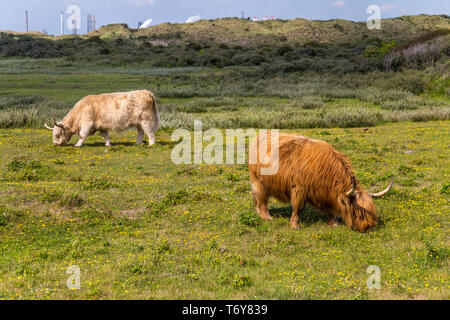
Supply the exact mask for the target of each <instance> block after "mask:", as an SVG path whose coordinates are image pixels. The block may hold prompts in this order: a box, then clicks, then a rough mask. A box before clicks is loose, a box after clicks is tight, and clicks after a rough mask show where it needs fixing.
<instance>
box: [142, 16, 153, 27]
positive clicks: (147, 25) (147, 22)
mask: <svg viewBox="0 0 450 320" xmlns="http://www.w3.org/2000/svg"><path fill="white" fill-rule="evenodd" d="M150 23H152V18H150V19H148V20H145V21H144V23H143V24H142V25H141V26H140V27H139V29H145V28H148V27H150Z"/></svg>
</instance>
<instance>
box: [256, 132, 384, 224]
mask: <svg viewBox="0 0 450 320" xmlns="http://www.w3.org/2000/svg"><path fill="white" fill-rule="evenodd" d="M268 141H270V134H268V135H260V136H259V137H258V138H257V139H255V142H254V143H252V145H251V147H250V158H251V157H253V158H254V159H257V163H256V164H249V171H250V180H251V184H252V191H253V195H254V198H255V202H256V203H257V209H258V212H259V213H260V215H261V217H263V218H265V219H270V215H269V213H268V211H267V200H268V198H269V197H275V198H278V199H280V200H282V201H291V204H292V206H293V217H292V218H291V224H292V225H293V226H295V225H296V223H297V222H298V218H296V217H295V215H296V214H297V215H298V213H299V212H296V211H301V210H302V209H303V208H304V205H305V203H306V202H308V203H310V204H312V205H314V206H315V207H317V208H319V209H320V210H321V211H323V212H324V213H326V214H327V216H328V218H329V219H330V221H335V218H336V217H341V218H342V220H343V221H344V222H345V223H346V224H347V226H348V227H350V228H351V229H354V230H358V231H366V230H368V229H370V228H373V227H375V226H376V225H377V222H378V214H377V210H376V208H375V205H374V203H373V200H372V196H371V195H370V194H369V193H368V192H366V191H365V190H363V189H362V187H361V185H360V183H359V181H358V179H357V178H356V177H355V175H354V174H353V171H352V169H351V163H350V159H349V158H348V157H346V156H345V155H343V154H341V153H340V152H338V151H336V150H335V149H333V147H332V146H331V145H329V144H328V143H326V142H324V141H320V140H313V139H309V138H307V137H303V136H300V135H290V134H281V133H280V135H279V160H278V162H279V163H278V172H277V173H276V174H274V175H261V174H260V172H261V168H262V167H265V166H264V165H263V163H264V164H267V159H265V158H264V156H263V155H260V154H259V150H258V149H259V148H258V147H257V146H258V145H259V144H264V143H266V144H267V146H268V148H267V149H268V154H270V142H268ZM255 153H256V156H255ZM391 185H392V183H391ZM389 187H390V186H389ZM387 190H388V189H387ZM387 190H385V192H384V193H386V192H387ZM296 219H297V221H296ZM297 226H298V225H297Z"/></svg>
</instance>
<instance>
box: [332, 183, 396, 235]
mask: <svg viewBox="0 0 450 320" xmlns="http://www.w3.org/2000/svg"><path fill="white" fill-rule="evenodd" d="M393 183H394V180H392V181H391V182H390V183H389V186H388V187H387V188H386V189H385V190H383V191H381V192H378V193H369V192H367V191H365V190H363V189H361V188H360V186H359V184H356V182H355V181H354V182H353V186H352V187H351V189H350V190H348V191H347V192H346V193H345V194H343V195H341V196H339V200H338V201H339V206H340V211H341V217H342V218H343V220H344V221H345V223H346V224H347V225H348V226H349V227H350V228H352V229H354V230H357V231H360V232H364V231H367V230H369V229H372V228H373V227H375V226H376V225H377V224H378V214H377V209H376V208H375V205H374V203H373V198H378V197H382V196H383V195H385V194H386V193H387V192H388V191H389V189H390V188H391V187H392V184H393Z"/></svg>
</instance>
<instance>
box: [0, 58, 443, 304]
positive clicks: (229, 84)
mask: <svg viewBox="0 0 450 320" xmlns="http://www.w3.org/2000/svg"><path fill="white" fill-rule="evenodd" d="M442 65H443V66H445V65H448V61H444V62H443V63H442ZM91 67H92V68H91ZM433 68H434V69H433ZM433 68H429V69H426V70H420V71H418V70H405V71H403V72H397V73H394V72H371V73H366V74H346V75H333V74H312V73H302V74H286V75H284V76H278V75H272V76H267V74H260V72H261V70H263V69H261V68H253V67H247V68H244V67H239V68H237V67H232V68H203V67H202V68H199V67H189V68H173V69H167V68H151V67H148V66H147V67H145V66H142V67H133V66H124V67H119V68H110V67H105V66H101V65H95V66H86V67H82V66H81V65H71V64H70V63H67V61H65V60H63V59H41V60H33V59H0V299H73V298H80V299H119V298H121V299H402V298H405V299H449V298H450V277H449V242H448V230H449V228H448V227H449V216H448V211H449V198H450V197H449V194H450V178H449V173H450V172H449V168H450V161H449V159H450V154H449V136H450V135H449V128H450V121H449V120H450V100H449V94H450V91H449V88H450V78H449V77H448V76H447V73H445V72H444V71H442V72H440V73H439V72H438V71H436V70H438V69H439V65H436V66H433ZM443 70H447V69H445V68H444V67H443ZM134 89H148V90H151V91H153V92H154V93H155V95H156V97H157V101H158V105H159V108H160V112H161V129H160V130H159V131H158V133H157V137H156V138H157V143H156V145H154V146H153V147H147V146H134V145H133V143H134V141H135V138H136V134H135V133H134V132H125V133H121V134H118V133H113V134H112V135H111V138H112V144H113V146H112V147H105V146H104V141H103V138H101V137H100V136H98V135H95V136H93V137H89V138H88V139H87V140H86V144H85V146H84V147H83V148H81V149H78V148H74V147H73V145H74V144H75V143H76V140H77V139H76V138H73V140H72V141H71V142H70V143H69V145H68V146H67V147H60V148H57V147H55V146H54V145H53V144H52V140H51V133H50V131H47V130H45V129H43V123H44V122H47V123H49V124H50V123H52V119H53V117H56V118H57V119H62V117H63V116H64V115H65V114H66V113H67V112H68V111H69V110H70V109H71V108H72V106H73V105H74V104H75V102H76V101H77V100H79V99H81V98H82V97H84V96H86V95H89V94H97V93H106V92H115V91H127V90H134ZM196 119H198V120H202V121H203V126H204V128H210V127H216V128H219V129H221V130H225V129H226V128H279V129H281V130H282V131H284V132H295V133H301V134H303V135H306V136H309V137H312V138H318V139H322V140H326V141H328V142H330V143H331V144H332V145H333V146H334V147H335V148H336V149H337V150H339V151H341V152H343V153H345V154H347V155H348V156H349V157H350V158H351V160H352V162H353V166H354V170H355V172H356V174H357V176H358V178H359V180H360V181H361V182H362V184H363V185H364V186H365V187H366V189H367V190H368V191H370V192H374V191H378V190H381V189H383V188H384V187H385V186H386V185H387V184H388V182H389V181H390V180H391V178H395V184H394V187H393V189H392V190H391V191H390V192H389V193H388V194H387V195H386V196H385V197H384V198H382V199H379V200H375V204H376V206H377V208H378V210H379V212H380V213H381V223H380V225H379V227H378V228H376V229H375V230H373V231H372V232H369V233H364V234H362V233H358V232H354V231H351V230H349V229H348V228H347V227H346V226H343V225H341V226H339V227H337V228H331V227H329V226H328V225H327V221H326V218H325V217H324V215H323V214H322V213H320V212H318V211H317V210H316V209H314V208H312V207H307V208H306V210H305V211H304V212H303V214H302V215H301V221H300V230H291V229H290V227H289V217H290V213H291V208H290V206H289V205H288V204H284V203H279V202H276V201H272V202H271V210H270V213H271V215H272V216H273V217H274V220H273V221H270V222H265V221H262V220H261V219H260V218H259V216H258V215H257V214H256V211H255V209H254V207H253V204H252V200H251V195H250V186H249V182H248V180H249V179H248V172H247V167H246V165H180V166H177V165H175V164H173V163H172V161H171V151H172V148H173V147H174V146H175V144H176V142H173V141H171V133H172V132H173V130H174V129H176V128H187V129H192V127H193V123H194V120H196ZM225 143H226V141H225ZM73 265H77V266H79V267H80V269H81V289H80V290H69V289H67V287H66V280H67V279H68V277H69V275H68V274H67V273H66V270H67V269H68V268H69V267H70V266H73ZM370 265H377V266H379V267H380V270H381V288H380V289H379V290H369V289H368V288H367V286H366V280H367V279H368V277H369V274H367V273H366V270H367V268H368V266H370Z"/></svg>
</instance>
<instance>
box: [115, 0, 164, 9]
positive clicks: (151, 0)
mask: <svg viewBox="0 0 450 320" xmlns="http://www.w3.org/2000/svg"><path fill="white" fill-rule="evenodd" d="M122 1H123V2H126V3H129V4H132V5H134V6H136V7H140V6H143V5H149V6H152V5H154V4H155V1H156V0H122Z"/></svg>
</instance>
